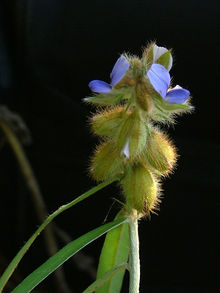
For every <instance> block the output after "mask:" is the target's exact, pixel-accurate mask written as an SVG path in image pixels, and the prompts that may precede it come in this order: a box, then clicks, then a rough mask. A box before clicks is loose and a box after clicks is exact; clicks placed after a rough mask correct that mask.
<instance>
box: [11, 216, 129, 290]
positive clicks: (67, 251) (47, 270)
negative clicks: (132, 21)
mask: <svg viewBox="0 0 220 293" xmlns="http://www.w3.org/2000/svg"><path fill="white" fill-rule="evenodd" d="M125 222H126V220H125V219H124V218H121V219H117V220H115V221H112V222H110V223H107V224H105V225H103V226H101V227H98V228H96V229H94V230H92V231H90V232H88V233H87V234H85V235H83V236H81V237H79V238H77V239H76V240H74V241H72V242H71V243H69V244H67V245H66V246H65V247H63V248H62V249H61V250H59V251H58V252H57V253H56V254H55V255H53V256H52V257H50V258H49V259H48V260H47V261H46V262H45V263H43V264H42V265H41V266H39V267H38V268H37V269H36V270H35V271H34V272H33V273H31V274H30V275H29V276H28V277H27V278H26V279H24V280H23V281H22V282H21V283H20V284H19V285H18V286H17V287H16V288H15V289H14V290H13V291H12V292H13V293H27V292H30V291H31V290H32V289H34V288H35V287H36V286H37V285H38V284H39V283H40V282H42V281H43V280H44V279H45V278H46V277H47V276H49V275H50V274H51V273H52V272H53V271H55V270H56V269H57V268H58V267H59V266H61V265H62V264H63V263H64V262H65V261H67V260H68V259H69V258H70V257H71V256H73V255H74V254H75V253H77V252H78V251H79V250H81V249H82V248H83V247H85V246H86V245H88V244H89V243H90V242H92V241H94V240H95V239H97V238H98V237H100V236H102V235H103V234H104V233H106V232H108V231H110V230H112V229H114V228H115V227H118V226H119V225H121V224H122V223H125Z"/></svg>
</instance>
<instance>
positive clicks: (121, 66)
mask: <svg viewBox="0 0 220 293" xmlns="http://www.w3.org/2000/svg"><path fill="white" fill-rule="evenodd" d="M129 66H130V64H129V62H128V60H127V59H126V58H125V57H124V56H121V57H119V58H118V60H117V61H116V63H115V65H114V67H113V69H112V72H111V74H110V78H111V83H110V84H108V83H107V82H105V81H102V80H92V81H90V83H89V88H90V89H91V90H92V91H93V92H96V93H109V92H110V91H111V90H112V88H113V87H114V86H115V85H116V84H117V83H118V82H119V81H120V80H121V79H122V78H123V76H124V75H125V73H126V71H127V70H128V68H129Z"/></svg>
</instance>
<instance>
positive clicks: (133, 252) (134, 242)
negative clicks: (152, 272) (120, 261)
mask: <svg viewBox="0 0 220 293" xmlns="http://www.w3.org/2000/svg"><path fill="white" fill-rule="evenodd" d="M129 226H130V257H129V268H130V284H129V293H139V286H140V258H139V237H138V220H137V218H136V217H135V218H130V221H129Z"/></svg>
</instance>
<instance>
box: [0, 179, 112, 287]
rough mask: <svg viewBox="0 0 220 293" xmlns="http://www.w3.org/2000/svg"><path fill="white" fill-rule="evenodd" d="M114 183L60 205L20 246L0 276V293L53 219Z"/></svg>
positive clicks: (103, 183) (96, 187)
mask: <svg viewBox="0 0 220 293" xmlns="http://www.w3.org/2000/svg"><path fill="white" fill-rule="evenodd" d="M114 181H116V179H113V180H111V181H105V182H102V183H100V184H99V185H97V186H95V187H93V188H91V189H90V190H88V191H87V192H85V193H83V194H82V195H80V196H78V197H77V198H75V199H74V200H72V201H71V202H69V203H67V204H65V205H62V206H61V207H59V208H58V209H57V210H56V211H55V212H53V213H52V214H51V215H50V216H49V217H48V218H47V219H46V220H45V221H44V222H43V223H42V224H41V225H40V227H39V228H38V229H37V230H36V231H35V232H34V234H33V235H32V236H31V237H30V238H29V239H28V241H27V242H26V243H25V244H24V246H22V248H21V249H20V250H19V252H18V253H17V254H16V256H15V257H14V258H13V259H12V261H11V262H10V264H9V265H8V267H7V268H6V270H5V271H4V273H3V274H2V276H1V278H0V292H2V290H3V289H4V287H5V285H6V283H7V281H8V279H9V278H10V277H11V275H12V274H13V272H14V270H15V269H16V267H17V266H18V264H19V262H20V261H21V259H22V258H23V256H24V255H25V253H26V252H27V251H28V249H29V248H30V246H31V245H32V243H33V242H34V241H35V239H36V238H37V237H38V236H39V235H40V233H41V232H42V231H43V230H44V229H45V228H46V226H47V225H48V224H49V223H50V222H51V221H52V220H53V219H54V218H55V217H57V216H58V215H59V214H61V213H62V212H64V211H66V210H68V209H69V208H71V207H73V206H74V205H76V204H77V203H79V202H81V201H82V200H84V199H86V198H88V197H89V196H90V195H92V194H94V193H96V192H97V191H99V190H101V189H102V188H104V187H105V186H107V185H109V184H111V183H112V182H114Z"/></svg>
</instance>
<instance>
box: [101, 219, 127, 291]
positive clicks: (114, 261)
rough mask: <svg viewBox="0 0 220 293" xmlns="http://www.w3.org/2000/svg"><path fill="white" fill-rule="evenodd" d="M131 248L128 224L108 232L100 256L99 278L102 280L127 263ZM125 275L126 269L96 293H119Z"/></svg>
mask: <svg viewBox="0 0 220 293" xmlns="http://www.w3.org/2000/svg"><path fill="white" fill-rule="evenodd" d="M129 248H130V245H129V226H128V224H127V223H124V224H122V225H121V226H119V227H117V228H116V229H114V230H112V231H110V232H108V234H107V235H106V239H105V242H104V245H103V248H102V252H101V255H100V260H99V266H98V272H97V278H101V277H102V276H103V275H104V274H105V273H106V272H108V271H110V270H111V269H113V268H114V267H115V266H117V265H119V264H121V263H123V262H127V260H128V254H129ZM124 273H125V269H124V270H122V271H121V272H119V273H118V274H117V275H116V276H114V277H112V278H111V280H109V281H108V282H106V283H105V284H104V285H103V286H102V287H100V288H99V289H98V290H96V293H119V292H120V290H121V286H122V281H123V278H124Z"/></svg>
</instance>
